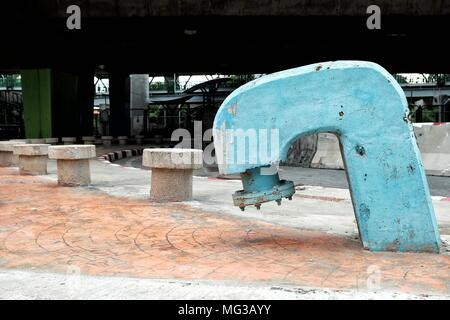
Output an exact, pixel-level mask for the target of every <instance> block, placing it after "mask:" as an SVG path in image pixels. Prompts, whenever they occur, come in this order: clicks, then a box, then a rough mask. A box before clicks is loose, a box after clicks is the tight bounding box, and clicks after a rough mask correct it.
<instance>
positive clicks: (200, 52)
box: [0, 0, 450, 137]
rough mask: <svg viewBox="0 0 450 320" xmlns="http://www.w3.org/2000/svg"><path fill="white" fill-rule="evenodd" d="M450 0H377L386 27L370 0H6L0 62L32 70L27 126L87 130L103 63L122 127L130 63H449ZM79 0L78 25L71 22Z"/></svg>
mask: <svg viewBox="0 0 450 320" xmlns="http://www.w3.org/2000/svg"><path fill="white" fill-rule="evenodd" d="M448 2H449V1H437V0H436V1H425V0H423V1H406V0H405V1H395V2H392V1H387V0H386V1H384V0H383V1H378V2H377V4H378V5H379V6H380V8H381V29H380V30H369V29H368V28H367V26H366V22H367V18H368V16H369V15H368V14H367V13H366V10H367V6H369V5H371V4H372V3H371V1H350V0H340V1H337V0H336V1H334V0H321V1H304V0H297V1H296V0H291V1H275V0H266V1H262V2H261V1H256V0H253V1H214V2H211V1H206V0H201V1H194V0H179V1H169V0H167V1H163V0H161V1H150V0H134V1H112V0H84V1H72V0H70V1H43V0H40V1H36V0H35V1H29V0H28V1H27V0H23V1H21V0H18V1H11V2H9V1H8V2H7V1H4V2H2V3H1V4H0V18H1V19H2V25H3V34H4V35H5V36H4V37H3V39H2V46H1V47H2V48H1V51H0V57H1V58H0V71H3V72H4V71H7V72H22V74H23V75H24V77H25V88H24V104H25V110H24V117H25V123H26V124H27V123H28V130H27V131H28V133H27V135H31V136H33V137H39V136H43V135H49V134H50V135H54V136H67V135H69V136H73V135H78V136H82V135H90V134H92V132H91V131H92V126H91V124H92V114H91V112H90V108H91V106H92V99H93V91H92V90H93V89H92V83H91V82H92V81H91V79H92V77H93V75H94V74H95V73H96V72H97V73H98V72H100V73H102V74H103V75H104V76H108V77H110V81H111V88H110V94H111V100H110V101H111V124H112V126H113V127H114V129H113V130H112V134H114V135H127V132H128V131H129V119H127V117H125V116H124V115H125V113H126V111H125V109H126V108H127V107H128V106H129V101H128V99H129V97H127V87H128V86H129V83H127V81H128V80H127V77H128V75H129V74H139V73H148V74H153V75H172V74H173V73H174V72H177V73H187V74H193V73H224V74H245V73H270V72H274V71H279V70H283V69H287V68H292V67H298V66H301V65H306V64H310V63H315V62H321V61H330V60H367V61H373V62H376V63H378V64H380V65H382V66H383V67H385V68H386V69H387V70H388V71H389V72H391V73H400V72H424V73H450V63H449V58H448V50H447V49H446V47H447V42H448V34H450V33H449V31H450V26H449V23H448V21H449V19H448V18H449V16H450V4H449V3H448ZM73 4H76V5H79V7H80V9H81V29H80V30H69V29H68V28H67V26H66V20H67V18H68V16H69V14H67V13H66V9H67V7H68V6H69V5H73ZM99 66H101V69H99ZM39 76H41V77H39ZM25 91H27V92H28V93H27V92H25ZM48 110H51V111H50V113H48V112H49V111H48ZM27 119H28V120H27ZM30 122H31V123H32V124H31V125H30V124H29V123H30Z"/></svg>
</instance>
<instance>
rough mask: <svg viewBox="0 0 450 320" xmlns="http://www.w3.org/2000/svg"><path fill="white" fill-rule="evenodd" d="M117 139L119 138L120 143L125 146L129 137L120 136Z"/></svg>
mask: <svg viewBox="0 0 450 320" xmlns="http://www.w3.org/2000/svg"><path fill="white" fill-rule="evenodd" d="M117 140H119V145H121V146H124V145H126V144H127V141H128V137H127V136H118V137H117Z"/></svg>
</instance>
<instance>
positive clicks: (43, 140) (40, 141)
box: [29, 139, 45, 144]
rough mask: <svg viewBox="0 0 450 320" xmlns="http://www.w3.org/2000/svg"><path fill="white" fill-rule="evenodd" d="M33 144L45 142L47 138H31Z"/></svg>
mask: <svg viewBox="0 0 450 320" xmlns="http://www.w3.org/2000/svg"><path fill="white" fill-rule="evenodd" d="M29 141H30V142H29V143H31V144H45V139H29Z"/></svg>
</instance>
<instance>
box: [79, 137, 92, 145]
mask: <svg viewBox="0 0 450 320" xmlns="http://www.w3.org/2000/svg"><path fill="white" fill-rule="evenodd" d="M81 140H83V142H84V144H94V136H85V137H82V138H81Z"/></svg>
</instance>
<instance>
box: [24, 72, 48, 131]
mask: <svg viewBox="0 0 450 320" xmlns="http://www.w3.org/2000/svg"><path fill="white" fill-rule="evenodd" d="M21 75H22V100H23V118H24V124H25V135H26V138H48V137H51V136H52V77H51V70H50V69H31V70H22V71H21Z"/></svg>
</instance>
